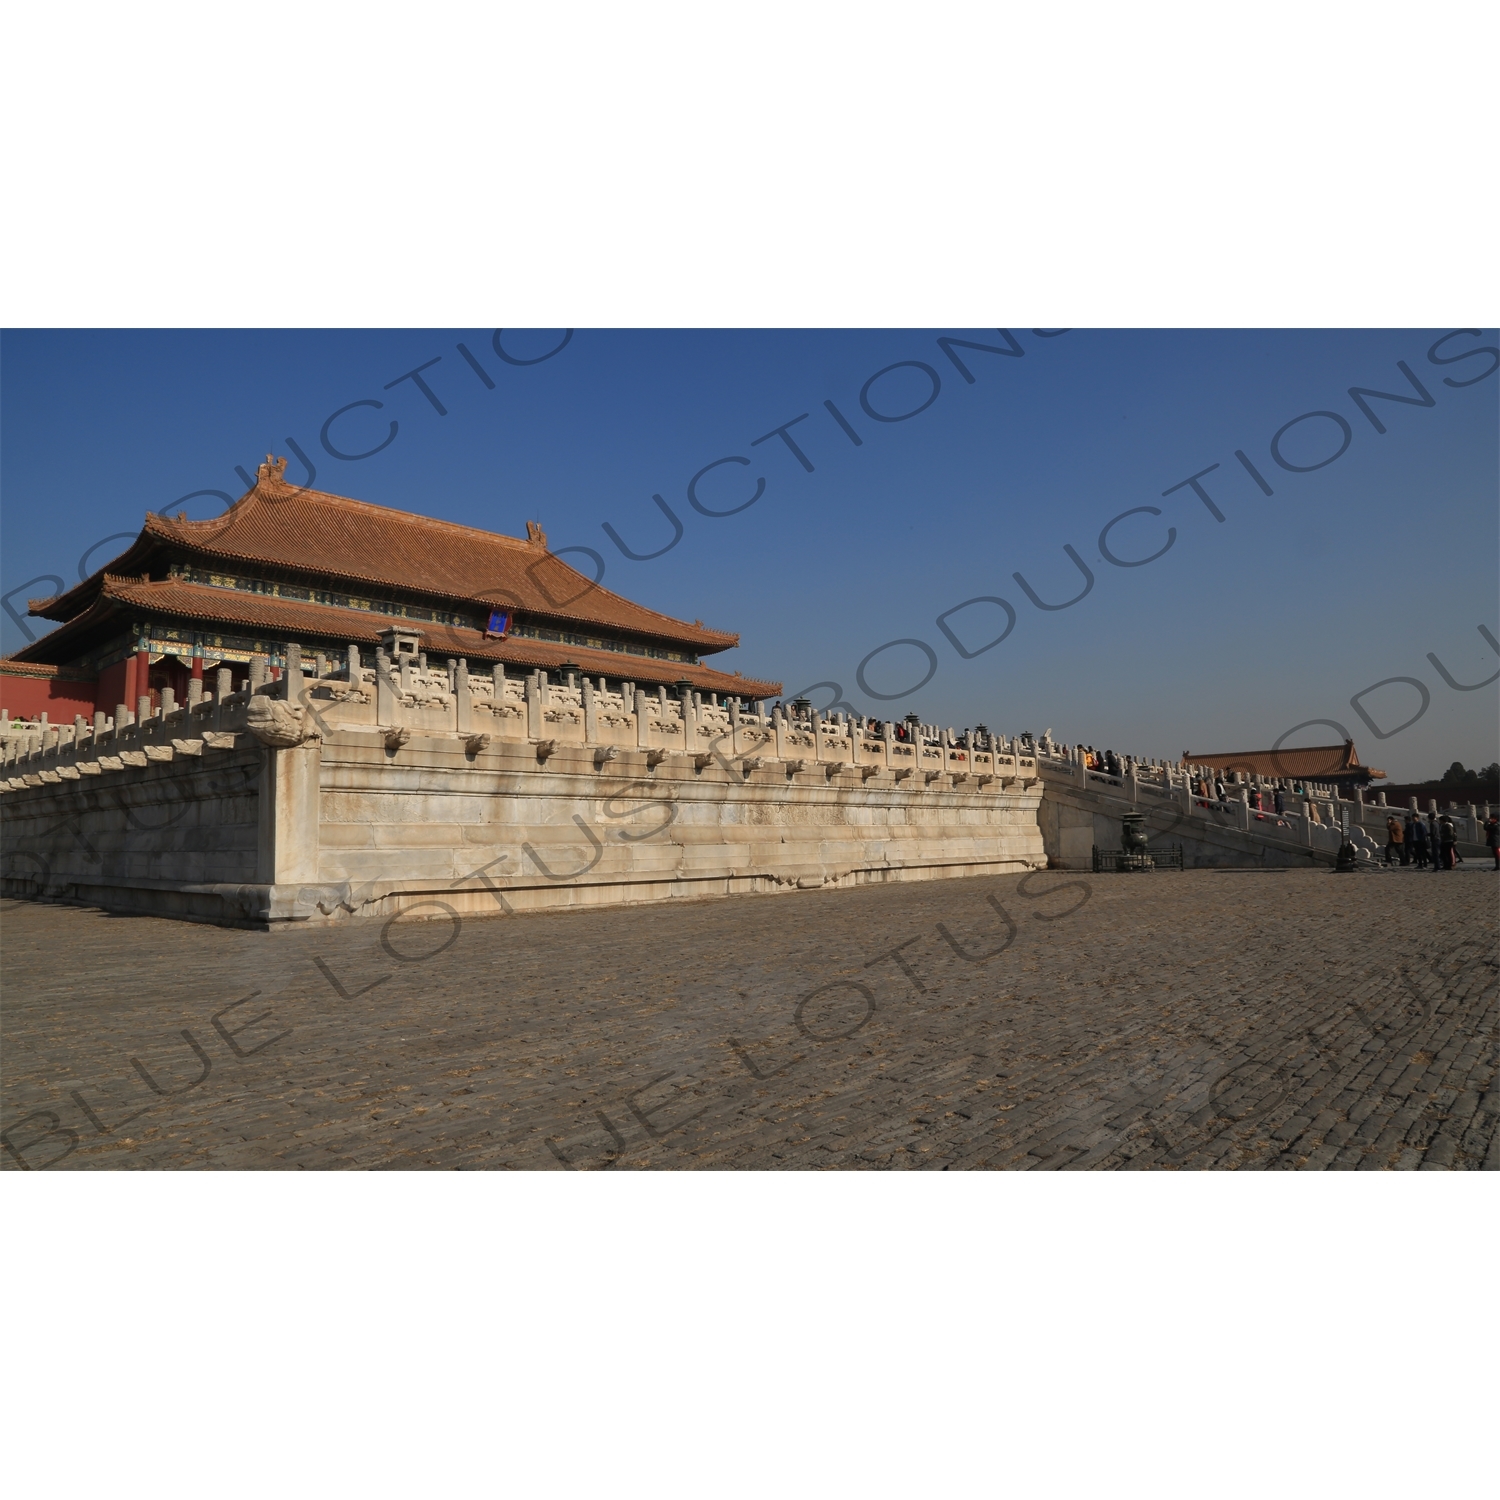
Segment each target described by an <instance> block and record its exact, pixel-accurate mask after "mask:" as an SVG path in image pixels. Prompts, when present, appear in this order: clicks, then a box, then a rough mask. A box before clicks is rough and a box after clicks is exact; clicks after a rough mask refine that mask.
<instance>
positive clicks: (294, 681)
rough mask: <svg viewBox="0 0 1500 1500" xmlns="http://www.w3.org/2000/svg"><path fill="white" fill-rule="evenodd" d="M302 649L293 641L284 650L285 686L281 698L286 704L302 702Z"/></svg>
mask: <svg viewBox="0 0 1500 1500" xmlns="http://www.w3.org/2000/svg"><path fill="white" fill-rule="evenodd" d="M303 686H304V682H303V676H302V647H301V646H299V645H297V643H296V642H295V641H293V642H292V643H291V644H290V645H288V646H287V648H286V686H285V688H284V689H283V690H282V694H281V696H282V697H283V698H285V699H286V701H287V702H288V703H301V702H302V689H303Z"/></svg>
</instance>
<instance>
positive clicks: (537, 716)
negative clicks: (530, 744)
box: [526, 672, 542, 740]
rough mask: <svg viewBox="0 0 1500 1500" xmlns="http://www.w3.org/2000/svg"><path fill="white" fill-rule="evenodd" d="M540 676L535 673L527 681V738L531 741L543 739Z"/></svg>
mask: <svg viewBox="0 0 1500 1500" xmlns="http://www.w3.org/2000/svg"><path fill="white" fill-rule="evenodd" d="M540 675H541V674H540V673H539V672H533V673H532V674H531V676H530V677H528V678H527V679H526V738H527V739H529V740H539V739H541V737H542V687H541V684H540V683H539V682H538V681H537V678H538V677H539V676H540Z"/></svg>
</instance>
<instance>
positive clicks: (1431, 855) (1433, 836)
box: [1427, 809, 1443, 870]
mask: <svg viewBox="0 0 1500 1500" xmlns="http://www.w3.org/2000/svg"><path fill="white" fill-rule="evenodd" d="M1427 858H1428V859H1429V860H1430V861H1431V862H1432V868H1433V869H1434V870H1441V869H1442V868H1443V867H1442V865H1441V864H1440V863H1439V862H1438V824H1437V810H1436V809H1433V810H1432V811H1431V812H1429V813H1428V814H1427Z"/></svg>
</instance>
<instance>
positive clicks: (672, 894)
mask: <svg viewBox="0 0 1500 1500" xmlns="http://www.w3.org/2000/svg"><path fill="white" fill-rule="evenodd" d="M245 738H246V743H245V744H244V745H243V746H241V747H239V748H236V749H235V750H234V751H232V752H230V753H229V754H224V755H214V756H212V757H206V756H202V755H188V756H177V757H175V758H174V759H172V760H164V759H155V758H153V759H150V760H149V761H148V762H146V763H145V764H143V765H141V766H139V767H136V768H133V769H131V770H130V771H128V773H126V774H125V775H122V776H115V777H110V778H104V779H102V780H101V779H99V778H94V779H92V780H90V781H84V780H81V779H80V780H77V781H62V780H59V781H58V782H55V783H49V784H38V785H36V786H31V785H27V786H25V787H23V788H21V789H19V790H14V791H10V792H7V793H6V794H5V796H4V797H3V798H0V817H3V821H4V835H5V837H4V860H3V867H0V868H3V876H4V889H5V892H6V894H7V895H11V896H22V897H31V898H34V899H43V900H55V901H68V902H80V903H86V904H90V905H96V906H101V907H104V908H107V909H109V910H114V911H125V912H147V913H155V914H158V915H162V916H172V917H179V918H184V919H187V920H193V921H207V922H216V923H220V924H223V925H230V926H247V927H257V928H265V929H270V930H286V929H290V928H298V927H301V926H304V925H318V924H323V923H334V922H344V921H348V920H351V919H376V920H380V921H387V920H389V919H390V918H392V917H394V916H397V915H400V914H402V913H407V914H409V916H408V920H412V921H415V920H417V919H421V918H425V917H431V918H433V919H435V920H438V921H439V922H442V921H452V920H453V919H454V918H456V917H462V918H467V917H471V916H479V915H502V914H507V913H520V912H528V911H539V910H548V909H565V908H573V907H592V906H605V905H622V904H635V903H641V902H651V901H671V900H700V899H706V898H709V897H718V896H730V895H752V894H761V895H769V894H777V893H781V894H787V893H793V892H798V891H809V890H842V889H851V888H854V887H857V886H862V885H870V884H888V883H894V882H906V881H917V880H938V879H950V878H954V877H960V876H972V875H986V874H1002V873H1007V872H1019V871H1024V870H1028V869H1038V868H1042V867H1044V866H1045V864H1046V851H1045V849H1044V847H1043V840H1042V835H1041V831H1040V829H1039V827H1038V823H1037V809H1038V804H1039V802H1040V799H1041V789H1040V787H1035V786H1033V787H1030V788H1027V789H1024V790H1023V789H1021V788H1019V787H1016V788H1013V789H1012V790H1009V791H1004V792H1002V791H1000V790H998V789H997V788H994V787H990V788H986V789H980V788H977V787H975V786H974V785H973V784H972V782H970V783H968V784H965V785H963V786H960V787H958V788H955V787H954V786H953V785H952V784H951V777H949V776H942V777H941V778H940V781H939V782H938V784H936V785H933V786H930V787H929V786H927V785H925V784H924V782H925V777H911V778H907V779H904V780H903V781H902V782H901V783H900V784H899V785H898V784H897V782H896V779H895V776H894V774H893V772H892V771H891V770H889V769H886V768H883V767H877V768H869V767H864V768H861V770H862V773H863V771H866V770H868V771H870V772H871V774H869V775H868V776H866V775H863V774H861V775H860V776H852V775H851V776H838V777H833V778H831V779H830V778H829V777H828V776H827V775H826V772H825V765H826V764H827V763H822V762H820V763H812V762H809V763H808V765H807V768H806V770H805V772H803V773H796V772H794V773H792V774H791V775H788V767H787V766H786V765H785V764H784V763H783V762H779V761H777V760H775V759H772V758H767V757H759V758H756V759H757V760H758V763H756V764H752V763H751V762H750V761H746V762H728V761H725V762H721V761H720V760H718V759H717V758H710V759H709V760H708V761H707V762H706V763H704V755H705V753H706V752H703V751H698V752H696V753H695V752H687V751H676V752H671V753H664V752H663V751H661V750H660V749H659V748H656V747H652V748H650V749H641V748H629V747H615V754H614V756H613V757H612V758H607V757H600V756H598V755H597V754H596V747H595V746H593V745H589V744H586V743H563V742H558V743H556V744H554V745H553V747H552V750H551V754H550V755H549V757H548V759H547V761H546V762H545V764H540V763H539V761H538V756H537V744H536V742H535V741H531V740H523V739H516V740H507V739H495V740H494V741H492V743H490V744H488V745H484V746H478V747H475V746H474V744H473V737H472V736H469V735H464V734H460V733H458V732H451V733H445V734H428V733H421V732H414V733H412V734H410V735H409V736H408V738H407V739H406V741H405V743H404V744H403V745H402V746H401V748H400V753H399V754H397V755H393V754H392V753H391V752H390V751H389V749H388V748H387V735H386V728H385V727H384V726H378V725H374V724H369V725H361V726H342V727H340V726H336V725H332V724H330V725H329V726H328V728H327V730H326V731H325V733H324V735H323V737H322V739H321V740H319V739H309V740H306V741H304V742H303V743H300V744H298V745H295V746H284V747H278V746H263V745H261V744H258V743H252V742H250V741H249V737H248V736H246V737H245ZM142 760H143V761H145V760H146V758H145V757H144V756H143V757H142ZM403 926H404V924H403ZM403 941H404V940H403ZM411 942H412V944H415V946H416V947H421V945H422V942H425V938H424V939H422V940H421V941H418V939H417V938H415V937H414V938H413V939H412V940H411Z"/></svg>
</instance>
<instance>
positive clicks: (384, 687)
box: [375, 646, 396, 729]
mask: <svg viewBox="0 0 1500 1500" xmlns="http://www.w3.org/2000/svg"><path fill="white" fill-rule="evenodd" d="M393 671H394V669H393V668H392V666H391V659H390V657H388V656H387V655H386V654H385V648H384V647H382V646H377V647H376V648H375V722H376V723H377V724H379V725H381V726H382V727H383V728H387V729H389V728H392V727H393V726H394V725H395V723H396V684H395V682H394V680H393Z"/></svg>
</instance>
